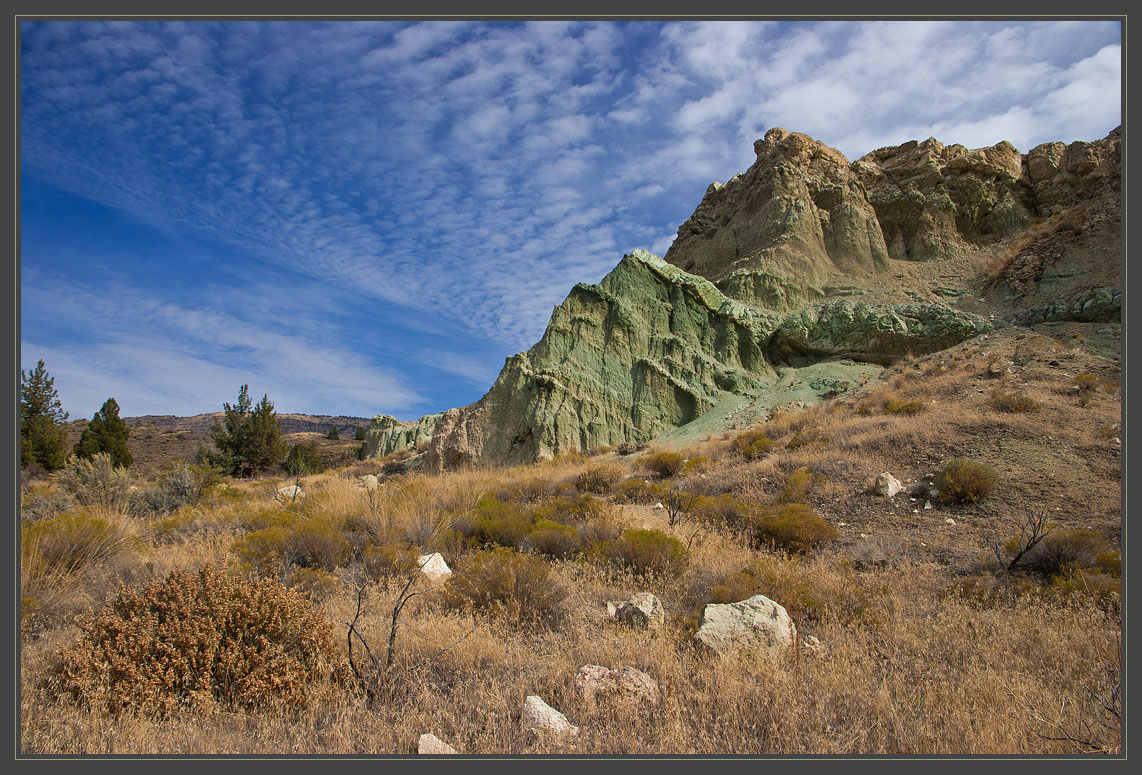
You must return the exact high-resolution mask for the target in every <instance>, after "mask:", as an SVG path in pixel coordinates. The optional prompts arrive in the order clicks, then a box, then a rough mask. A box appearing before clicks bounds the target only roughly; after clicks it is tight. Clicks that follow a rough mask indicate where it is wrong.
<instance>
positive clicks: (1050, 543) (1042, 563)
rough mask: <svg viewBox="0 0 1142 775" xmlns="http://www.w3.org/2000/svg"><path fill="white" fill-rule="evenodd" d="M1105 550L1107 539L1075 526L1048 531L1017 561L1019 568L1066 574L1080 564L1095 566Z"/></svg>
mask: <svg viewBox="0 0 1142 775" xmlns="http://www.w3.org/2000/svg"><path fill="white" fill-rule="evenodd" d="M1017 540H1018V539H1012V540H1011V541H1009V542H1008V546H1007V548H1008V552H1009V553H1010V554H1012V555H1014V553H1015V552H1014V551H1012V542H1017ZM1105 550H1106V543H1105V542H1104V541H1103V540H1102V538H1101V537H1100V536H1099V535H1098V533H1097V532H1096V531H1094V530H1088V529H1086V528H1078V529H1076V530H1071V531H1068V532H1059V531H1057V530H1056V531H1052V532H1050V533H1047V535H1046V537H1045V538H1043V540H1041V541H1040V542H1039V543H1037V544H1035V546H1033V547H1032V548H1031V549H1030V550H1028V551H1027V553H1026V554H1024V555H1023V557H1022V558H1021V559H1020V561H1019V565H1018V566H1017V567H1019V568H1025V569H1027V570H1032V571H1035V572H1036V573H1040V574H1042V575H1044V576H1057V575H1066V574H1069V573H1071V572H1072V571H1074V570H1076V569H1079V568H1095V567H1097V566H1098V561H1099V557H1100V553H1102V552H1104V551H1105Z"/></svg>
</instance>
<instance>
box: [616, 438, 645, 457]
mask: <svg viewBox="0 0 1142 775" xmlns="http://www.w3.org/2000/svg"><path fill="white" fill-rule="evenodd" d="M645 448H646V445H645V444H635V443H634V442H631V441H624V442H622V443H621V444H619V445H618V446H617V447H615V452H617V453H619V454H620V455H623V456H624V457H625V456H627V455H633V454H634V453H635V452H639V451H641V450H643V449H645Z"/></svg>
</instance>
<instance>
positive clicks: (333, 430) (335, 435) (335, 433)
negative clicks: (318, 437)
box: [325, 425, 341, 441]
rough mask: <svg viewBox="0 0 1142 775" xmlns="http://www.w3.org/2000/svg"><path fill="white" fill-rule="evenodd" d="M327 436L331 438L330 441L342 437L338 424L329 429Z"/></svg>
mask: <svg viewBox="0 0 1142 775" xmlns="http://www.w3.org/2000/svg"><path fill="white" fill-rule="evenodd" d="M325 438H327V439H329V440H330V441H338V440H339V439H340V438H341V432H340V431H338V430H337V426H336V425H334V426H333V427H332V428H330V429H329V433H327V434H325Z"/></svg>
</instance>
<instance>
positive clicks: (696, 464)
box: [682, 455, 710, 474]
mask: <svg viewBox="0 0 1142 775" xmlns="http://www.w3.org/2000/svg"><path fill="white" fill-rule="evenodd" d="M709 467H710V458H709V457H708V456H707V455H691V456H690V459H689V460H687V461H686V465H684V466H683V467H682V473H683V474H700V473H702V472H703V471H706V470H708V469H709Z"/></svg>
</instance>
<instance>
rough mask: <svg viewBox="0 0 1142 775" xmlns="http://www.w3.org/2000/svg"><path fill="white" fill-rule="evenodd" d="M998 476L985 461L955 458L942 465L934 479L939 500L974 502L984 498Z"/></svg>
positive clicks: (995, 482) (997, 479) (993, 487)
mask: <svg viewBox="0 0 1142 775" xmlns="http://www.w3.org/2000/svg"><path fill="white" fill-rule="evenodd" d="M998 481H999V477H998V475H997V474H996V473H995V469H994V468H992V467H991V466H989V465H987V464H986V463H980V462H978V461H975V460H968V459H967V458H956V459H955V460H951V461H949V462H948V463H947V465H945V466H944V468H943V470H942V471H941V472H940V475H939V477H938V478H937V481H936V488H937V489H938V490H939V491H940V500H942V501H947V502H950V503H975V502H976V501H979V500H982V499H983V498H986V497H987V496H988V495H989V494H990V493H991V491H992V490H994V489H995V485H996V484H997V483H998Z"/></svg>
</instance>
